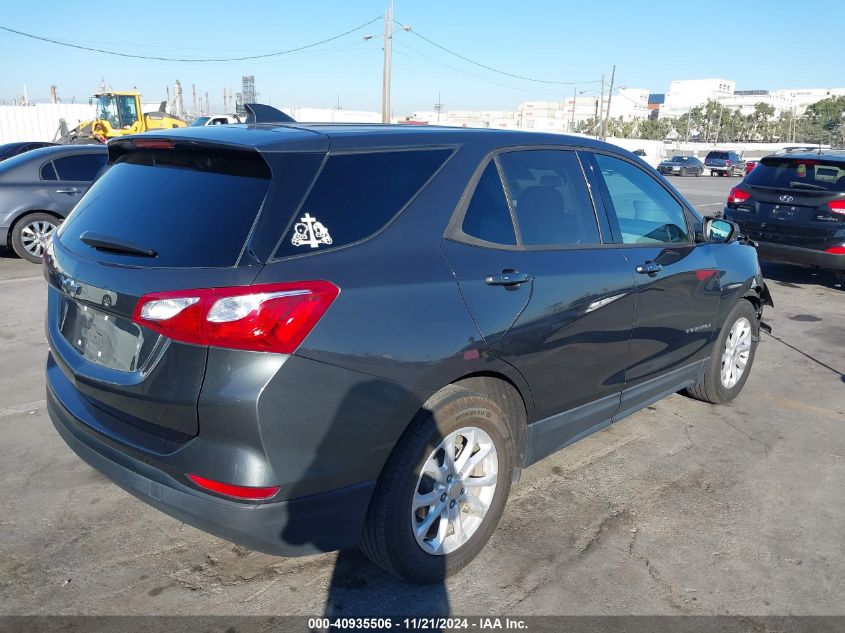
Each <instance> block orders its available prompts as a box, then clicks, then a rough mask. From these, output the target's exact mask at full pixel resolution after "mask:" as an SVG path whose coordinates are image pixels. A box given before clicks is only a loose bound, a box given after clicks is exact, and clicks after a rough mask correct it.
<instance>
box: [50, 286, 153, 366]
mask: <svg viewBox="0 0 845 633" xmlns="http://www.w3.org/2000/svg"><path fill="white" fill-rule="evenodd" d="M60 331H61V333H62V336H63V337H64V338H65V339H66V340H67V341H68V342H69V343H70V344H71V345H72V346H73V348H74V349H75V350H76V351H77V352H78V353H79V354H80V355H81V356H82V357H83V358H85V359H86V360H88V361H90V362H92V363H95V364H97V365H100V366H102V367H107V368H109V369H114V370H117V371H125V372H132V371H136V370H137V369H138V367H139V365H140V364H141V361H142V359H143V358H144V357H145V356H146V354H145V352H148V351H149V349H150V348H151V347H152V345H153V344H154V343H155V341H154V340H150V341H146V340H145V336H144V331H143V330H142V329H141V328H140V327H139V326H138V325H136V324H135V323H133V322H132V321H130V320H129V319H126V318H123V317H118V316H115V315H113V314H108V313H107V312H104V311H102V310H98V309H97V308H95V307H93V306H90V305H87V304H84V303H81V302H78V301H76V300H74V299H71V298H70V297H67V296H65V297H63V299H62V319H61V327H60ZM147 338H153V339H154V338H155V337H147Z"/></svg>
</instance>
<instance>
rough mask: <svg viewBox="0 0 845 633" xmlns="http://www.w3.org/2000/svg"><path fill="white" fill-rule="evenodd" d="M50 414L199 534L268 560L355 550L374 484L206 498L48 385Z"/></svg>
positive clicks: (122, 479) (133, 489)
mask: <svg viewBox="0 0 845 633" xmlns="http://www.w3.org/2000/svg"><path fill="white" fill-rule="evenodd" d="M47 411H48V413H49V414H50V418H51V420H52V421H53V425H54V426H55V427H56V430H57V431H58V432H59V434H60V435H61V436H62V438H63V439H64V440H65V442H67V444H68V446H70V448H71V449H73V451H74V452H75V453H76V454H77V455H79V457H81V458H82V459H83V460H84V461H85V462H87V463H88V464H89V465H90V466H92V467H93V468H95V469H96V470H98V471H100V472H102V473H103V474H104V475H106V476H107V477H109V478H110V479H111V480H112V481H114V482H115V483H116V484H118V485H119V486H121V487H122V488H123V489H125V490H126V491H128V492H130V493H131V494H133V495H135V496H136V497H138V498H139V499H141V500H142V501H145V502H146V503H148V504H150V505H152V506H153V507H155V508H157V509H159V510H161V511H163V512H165V513H167V514H169V515H170V516H173V517H175V518H176V519H179V520H180V521H183V522H185V523H187V524H189V525H192V526H194V527H196V528H199V529H201V530H204V531H206V532H210V533H211V534H215V535H216V536H219V537H221V538H224V539H227V540H229V541H232V542H234V543H238V544H241V545H244V546H245V547H249V548H250V549H254V550H258V551H260V552H265V553H268V554H276V555H281V556H303V555H308V554H315V553H319V552H327V551H332V550H336V549H342V548H345V547H350V546H353V545H355V544H356V543H357V542H358V540H359V538H360V534H361V529H362V526H363V521H364V517H365V515H366V511H367V507H368V504H369V499H370V497H371V495H372V492H373V489H374V488H375V482H374V481H373V482H365V483H359V484H356V485H352V486H347V487H344V488H339V489H337V490H332V491H330V492H324V493H320V494H314V495H310V496H306V497H299V498H292V499H288V500H285V501H280V502H275V503H263V504H253V503H241V502H237V501H228V500H226V499H223V498H220V497H216V496H212V495H209V494H205V493H203V492H201V491H199V490H196V489H194V488H191V487H189V486H188V485H186V484H185V483H182V482H181V481H179V480H177V479H176V478H174V477H173V476H171V475H170V474H168V473H166V472H164V471H162V470H160V469H158V468H155V467H154V466H152V465H150V464H148V463H145V462H143V461H141V460H139V459H136V458H134V457H132V456H130V455H129V454H127V453H126V452H125V451H121V450H119V449H117V448H115V447H113V446H112V445H111V444H110V443H108V442H107V441H104V440H103V439H101V438H99V437H98V436H97V434H96V433H95V432H94V431H92V429H90V427H87V425H85V424H84V423H83V422H82V421H80V420H78V419H77V418H76V417H75V416H73V414H72V413H71V412H70V411H68V410H67V409H66V408H65V407H64V406H63V405H62V403H61V402H60V401H59V399H58V398H57V397H56V394H55V393H54V392H53V389H52V387H51V386H50V384H49V383H48V385H47Z"/></svg>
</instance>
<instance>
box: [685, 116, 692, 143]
mask: <svg viewBox="0 0 845 633" xmlns="http://www.w3.org/2000/svg"><path fill="white" fill-rule="evenodd" d="M691 113H692V108H690V109H689V110H687V137H686V139H684V142H685V143H689V126H690V122H689V121H690V114H691Z"/></svg>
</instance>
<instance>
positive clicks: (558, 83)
mask: <svg viewBox="0 0 845 633" xmlns="http://www.w3.org/2000/svg"><path fill="white" fill-rule="evenodd" d="M394 22H396V23H397V24H399V25H400V26H404V24H402V23H401V22H399V21H398V20H394ZM408 32H409V33H411V34H412V35H416V36H417V37H418V38H420V39H421V40H424V41H426V42H428V43H429V44H431V45H432V46H436V47H437V48H439V49H440V50H442V51H445V52H447V53H449V54H450V55H454V56H455V57H457V58H458V59H462V60H464V61H465V62H469V63H470V64H473V65H475V66H478V67H480V68H484V69H485V70H489V71H491V72H494V73H498V74H500V75H505V76H506V77H513V78H514V79H521V80H523V81H533V82H534V83H538V84H554V85H556V86H576V85H581V84H597V83H600V82H598V81H552V80H550V79H537V78H536V77H526V76H525V75H516V74H514V73H509V72H507V71H504V70H500V69H498V68H494V67H493V66H488V65H487V64H482V63H481V62H479V61H476V60H474V59H470V58H469V57H465V56H463V55H461V54H460V53H456V52H455V51H453V50H451V49H449V48H446V47H445V46H443V45H441V44H438V43H437V42H435V41H433V40H431V39H429V38H427V37H426V36H425V35H423V34H422V33H420V32H419V31H417V30H416V29H411V30H410V31H408Z"/></svg>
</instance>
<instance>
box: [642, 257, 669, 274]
mask: <svg viewBox="0 0 845 633" xmlns="http://www.w3.org/2000/svg"><path fill="white" fill-rule="evenodd" d="M661 270H663V266H661V265H660V264H658V263H657V262H653V261H651V260H648V261H646V262H643V263H642V264H640V265H639V266H637V272H638V273H640V274H641V275H656V274H657V273H659V272H660V271H661Z"/></svg>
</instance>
